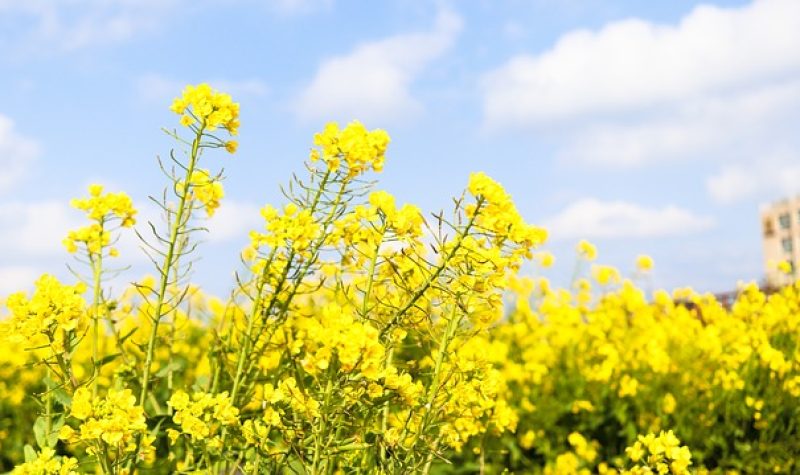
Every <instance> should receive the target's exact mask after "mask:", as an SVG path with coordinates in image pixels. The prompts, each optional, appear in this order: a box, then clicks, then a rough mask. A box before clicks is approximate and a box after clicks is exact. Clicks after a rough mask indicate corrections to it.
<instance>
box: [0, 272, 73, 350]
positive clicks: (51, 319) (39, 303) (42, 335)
mask: <svg viewBox="0 0 800 475" xmlns="http://www.w3.org/2000/svg"><path fill="white" fill-rule="evenodd" d="M85 290H86V287H85V286H84V285H83V284H77V285H64V284H62V283H61V282H59V281H58V279H56V278H55V277H53V276H52V275H49V274H45V275H43V276H41V277H40V278H39V280H37V281H36V283H35V290H34V292H33V294H32V295H31V296H30V297H28V296H27V295H26V294H25V293H24V292H17V293H15V294H11V295H9V296H8V298H7V299H6V302H5V304H6V307H8V309H9V310H10V311H11V318H9V319H8V320H6V321H3V322H0V325H2V327H0V330H2V335H4V336H5V337H6V338H7V339H9V340H11V341H15V342H22V343H24V344H26V345H29V346H30V347H34V346H39V345H41V344H45V345H48V344H49V345H52V346H53V347H54V349H55V350H63V349H64V347H63V345H64V342H65V339H68V338H69V336H68V333H69V332H74V331H76V330H80V329H82V327H83V326H84V325H85V322H86V301H85V300H84V299H83V297H82V294H83V292H84V291H85Z"/></svg>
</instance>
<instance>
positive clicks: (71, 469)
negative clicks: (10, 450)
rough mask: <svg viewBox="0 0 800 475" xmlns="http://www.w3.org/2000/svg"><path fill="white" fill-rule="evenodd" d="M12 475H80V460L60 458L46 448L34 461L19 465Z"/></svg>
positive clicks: (53, 451)
mask: <svg viewBox="0 0 800 475" xmlns="http://www.w3.org/2000/svg"><path fill="white" fill-rule="evenodd" d="M11 474H12V475H78V460H76V459H74V458H72V457H59V456H57V455H56V451H55V450H53V449H51V448H49V447H48V448H44V449H42V451H41V452H39V453H38V454H36V457H35V458H34V459H32V460H28V461H26V462H25V463H23V464H21V465H17V466H16V467H15V468H14V470H12V471H11Z"/></svg>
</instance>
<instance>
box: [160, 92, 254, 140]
mask: <svg viewBox="0 0 800 475" xmlns="http://www.w3.org/2000/svg"><path fill="white" fill-rule="evenodd" d="M170 110H171V111H172V112H174V113H176V114H178V115H180V116H181V121H180V122H181V125H183V126H186V127H188V126H190V125H193V124H195V122H198V123H197V126H199V127H202V128H204V129H205V130H208V131H214V130H215V129H216V128H217V127H223V128H225V129H226V130H227V131H228V132H229V133H230V134H231V135H236V134H237V133H238V129H239V104H238V103H236V102H233V100H232V99H231V96H229V95H228V94H225V93H221V92H218V91H216V90H214V89H212V88H211V86H209V85H208V84H205V83H203V84H198V85H196V86H191V85H190V86H186V88H185V89H184V90H183V94H182V95H181V97H177V98H175V100H174V101H173V102H172V106H171V107H170Z"/></svg>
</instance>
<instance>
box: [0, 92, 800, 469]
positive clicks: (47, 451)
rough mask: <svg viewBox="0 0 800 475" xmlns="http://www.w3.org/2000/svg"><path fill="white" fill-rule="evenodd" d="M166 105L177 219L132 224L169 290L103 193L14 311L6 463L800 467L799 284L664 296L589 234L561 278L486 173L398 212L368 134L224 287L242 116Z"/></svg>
mask: <svg viewBox="0 0 800 475" xmlns="http://www.w3.org/2000/svg"><path fill="white" fill-rule="evenodd" d="M173 110H174V111H175V112H176V113H178V114H180V115H181V123H183V124H184V125H185V126H186V127H187V128H186V129H181V130H182V132H181V133H184V134H189V138H185V137H182V136H180V135H179V132H178V131H168V133H169V135H171V136H172V137H174V138H175V139H176V140H177V143H178V144H180V146H181V147H185V150H184V152H185V153H174V152H173V153H171V154H170V155H169V156H170V158H171V159H172V160H173V161H174V162H175V163H174V164H173V165H174V166H173V167H165V166H163V165H164V164H163V163H162V164H161V165H162V169H163V170H164V171H165V172H166V173H165V174H166V177H167V180H168V181H167V184H166V186H165V189H164V192H163V194H162V195H161V196H162V197H163V199H161V200H157V201H158V205H159V206H160V209H161V212H162V215H163V222H161V223H158V222H154V223H148V226H146V228H145V229H146V232H144V233H143V232H141V230H137V231H140V232H137V234H138V235H139V237H140V238H142V239H143V240H144V243H143V249H145V251H146V252H147V254H148V257H149V258H150V260H152V261H153V264H154V266H155V269H154V271H153V275H152V276H149V277H145V278H141V279H139V280H138V281H137V282H136V283H134V284H131V285H130V286H129V287H128V288H124V289H121V292H119V291H116V290H118V289H116V286H115V287H114V288H112V287H111V286H110V285H109V278H108V276H109V275H112V274H113V275H117V273H118V272H119V271H118V270H115V269H113V268H108V267H106V264H105V262H106V260H105V257H107V256H113V255H115V254H116V251H114V249H113V246H114V242H116V240H117V239H118V238H119V236H118V235H117V234H116V232H117V231H119V232H125V231H124V230H121V229H120V228H128V227H131V226H133V225H134V223H135V216H136V211H135V210H134V208H133V206H132V203H131V201H130V199H129V198H128V197H127V196H126V195H124V194H121V193H116V194H112V193H104V192H103V188H102V187H101V186H99V185H92V186H91V187H90V189H89V197H88V198H83V199H79V200H75V201H74V202H73V205H74V206H75V207H76V208H78V209H80V210H82V211H85V212H86V214H87V218H88V221H89V224H88V225H87V226H86V227H85V228H81V229H79V230H76V231H73V232H71V233H70V235H69V236H68V237H67V239H66V240H65V244H66V247H67V249H68V250H69V251H70V252H77V251H81V252H80V253H79V254H78V256H77V257H78V259H77V262H78V263H79V264H81V265H88V267H89V272H84V271H85V269H81V268H78V269H73V270H75V272H74V273H75V275H76V277H77V278H78V279H82V280H85V282H80V283H78V284H75V285H69V284H65V283H62V282H60V281H59V280H58V279H56V278H55V277H53V276H51V275H43V276H42V277H41V278H39V279H38V280H37V281H36V282H35V284H34V290H33V292H32V293H31V294H26V293H24V292H20V293H15V294H12V295H10V296H8V297H7V298H6V299H5V300H4V301H3V304H4V306H5V308H6V311H5V313H6V314H7V315H4V316H3V317H4V318H3V320H2V322H0V337H2V344H3V345H4V349H5V350H6V351H2V352H0V471H7V470H13V472H12V473H19V474H58V475H71V474H73V473H75V474H77V473H102V474H132V473H153V474H167V473H283V472H285V471H287V470H289V471H292V472H297V473H314V474H321V473H325V474H330V473H360V474H366V473H370V474H371V473H377V474H388V473H423V474H431V473H437V474H451V473H466V472H469V473H473V472H480V473H487V474H489V473H497V474H499V473H533V474H540V475H541V474H547V475H575V474H580V475H589V474H593V473H599V474H606V475H627V474H631V475H640V474H641V475H644V474H658V475H666V474H675V475H678V474H681V475H682V474H688V473H698V474H702V475H705V474H709V473H714V474H719V475H722V474H725V475H733V474H740V473H741V474H744V473H797V472H798V471H800V466H799V465H798V462H797V460H799V459H800V445H798V444H797V443H796V440H798V436H800V434H799V433H798V432H799V431H800V429H799V428H800V412H798V411H797V407H798V398H800V342H799V341H798V335H800V284H796V285H791V286H787V287H784V288H782V289H778V290H777V291H775V292H774V293H771V294H768V293H765V292H764V291H762V290H761V289H759V288H758V287H757V286H756V285H755V284H742V285H741V286H740V288H739V290H738V298H737V299H736V301H735V303H733V304H732V305H730V306H724V305H723V304H722V303H720V302H718V301H717V300H716V299H714V298H713V296H710V295H702V294H698V293H697V292H694V291H693V290H691V289H676V290H675V291H673V292H667V291H664V290H658V291H655V292H652V293H649V294H648V293H645V292H644V291H643V290H641V288H640V287H644V288H648V287H649V286H650V284H651V276H652V275H653V273H654V272H655V264H654V262H653V259H651V258H650V257H648V256H638V257H637V258H636V259H635V261H634V260H633V259H632V262H631V263H630V264H631V266H630V267H631V270H632V272H631V274H630V275H627V274H626V273H623V272H621V271H620V270H618V269H617V268H615V267H612V266H609V265H606V264H604V263H602V261H600V262H598V250H597V248H596V247H595V246H594V245H593V244H591V243H589V242H588V241H580V242H579V243H578V244H577V247H576V253H575V255H574V256H572V260H574V261H575V272H574V277H573V279H572V281H570V282H567V283H565V286H564V288H560V287H559V286H557V285H555V283H553V282H551V281H550V280H548V279H547V278H546V277H545V276H544V269H547V268H548V267H550V266H551V265H552V264H553V262H554V260H555V258H554V256H553V255H552V254H550V253H549V252H547V251H545V250H543V249H542V248H541V246H542V245H543V244H544V243H545V240H546V238H547V233H546V232H545V230H544V229H542V228H540V227H538V226H535V225H533V224H530V223H528V222H527V221H526V220H525V218H524V217H523V216H522V214H521V213H520V212H519V210H518V209H517V207H516V206H515V204H514V201H513V199H512V197H511V196H510V194H509V193H508V192H507V191H506V190H505V189H504V188H503V186H502V185H501V184H500V183H498V182H497V181H495V180H493V179H492V178H490V177H489V176H488V175H486V174H484V173H473V174H472V175H470V177H469V181H468V182H467V183H466V184H465V185H466V186H465V189H464V190H463V191H459V192H457V193H456V194H457V196H460V198H459V199H456V200H454V202H453V207H452V208H451V209H450V210H448V211H440V212H437V213H434V214H427V213H424V212H423V211H422V210H420V209H419V208H417V207H416V206H414V205H412V204H407V203H398V202H396V199H395V197H394V196H392V194H390V193H388V192H387V191H382V190H375V189H373V184H372V182H371V181H370V176H369V173H370V172H379V171H381V170H382V169H383V166H384V161H385V156H386V153H387V147H388V144H389V136H388V135H387V134H386V132H384V131H382V130H373V131H369V130H368V129H366V127H364V126H363V125H361V124H360V123H358V122H353V123H351V124H349V125H348V126H346V127H345V128H344V129H340V128H339V127H338V126H337V125H336V124H328V125H327V126H326V127H325V128H324V130H323V131H322V132H320V133H319V134H317V135H316V136H315V137H314V146H315V148H314V149H313V150H312V153H311V157H310V161H309V163H306V170H307V172H308V176H307V177H304V178H297V177H295V178H294V179H293V180H292V181H291V182H290V183H289V185H288V186H286V187H284V194H285V196H286V203H283V204H280V205H276V206H272V205H266V206H264V207H263V208H262V210H261V217H262V218H263V225H262V226H259V227H260V229H258V230H254V231H252V232H251V233H250V241H249V243H248V245H247V246H246V248H245V249H244V251H243V252H242V262H241V266H240V268H239V270H238V271H237V272H236V273H235V277H236V280H235V285H234V286H233V287H232V289H231V291H230V292H229V293H227V294H226V295H224V298H216V297H212V296H209V295H206V294H204V293H203V292H202V290H201V289H199V288H198V287H197V286H195V285H193V284H192V283H191V279H192V277H193V275H192V274H191V272H190V271H191V269H192V264H193V262H195V260H196V257H197V256H195V255H194V254H193V253H196V252H200V251H201V250H202V245H201V244H202V243H201V242H200V240H198V239H197V236H198V234H199V233H200V232H202V231H201V230H202V229H204V228H205V227H206V226H205V225H206V220H208V219H214V216H215V214H216V213H215V212H216V211H217V210H218V209H219V208H220V207H221V206H224V204H223V202H222V198H223V196H224V191H223V188H222V183H221V180H222V175H221V172H219V171H211V170H208V169H206V168H201V166H200V161H201V158H203V159H205V154H206V153H208V152H209V151H213V150H214V149H219V150H217V151H218V152H222V151H223V150H221V149H223V148H224V149H225V150H227V151H228V152H234V151H236V149H237V147H238V143H237V142H235V141H227V142H226V141H223V140H221V139H219V138H218V137H217V135H215V134H213V133H212V132H213V131H214V129H215V128H217V129H218V128H225V129H227V130H228V132H230V133H231V134H234V133H235V132H236V131H237V129H238V105H237V104H235V103H234V102H233V101H232V99H231V98H230V97H229V96H227V95H226V94H222V93H219V92H216V91H214V90H213V89H211V88H210V86H208V85H199V86H189V87H187V89H186V90H185V91H184V94H183V96H182V97H180V98H178V99H176V101H175V103H174V104H173ZM179 157H182V158H179ZM203 166H205V165H203ZM201 210H202V211H204V212H198V211H201ZM563 258H564V257H563V256H562V257H560V259H563ZM567 259H568V260H569V257H567ZM216 271H217V270H216V269H215V272H216ZM84 275H88V276H90V277H83V276H84ZM115 282H116V281H115ZM85 294H87V295H90V296H91V299H90V300H89V303H88V304H87V300H84V298H85V297H86V295H85ZM87 298H88V297H87Z"/></svg>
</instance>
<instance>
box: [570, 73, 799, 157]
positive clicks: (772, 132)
mask: <svg viewBox="0 0 800 475" xmlns="http://www.w3.org/2000/svg"><path fill="white" fill-rule="evenodd" d="M791 123H795V124H798V125H800V80H797V81H791V82H787V83H782V84H772V85H769V86H764V87H762V88H752V89H750V90H747V91H746V92H739V93H737V94H724V93H723V94H718V95H717V94H709V95H707V96H704V97H698V98H694V99H692V100H690V101H683V102H679V103H676V104H674V105H672V106H669V107H662V108H660V109H659V110H658V111H651V112H649V113H648V114H646V115H645V116H644V117H642V116H640V115H634V116H633V117H630V118H628V119H617V120H609V121H605V122H599V123H592V124H589V125H586V126H584V127H580V128H579V129H578V130H577V131H576V132H575V133H574V134H573V135H572V136H571V137H570V138H569V139H568V143H567V144H566V145H565V146H564V147H563V148H562V149H561V150H560V152H559V156H560V158H562V159H564V160H566V161H573V162H582V163H597V164H608V165H622V166H629V165H641V164H645V163H647V162H655V161H667V160H676V159H678V160H679V159H705V160H709V159H711V160H713V159H724V160H726V161H730V160H731V159H733V158H736V159H747V160H751V159H752V158H754V157H757V156H760V155H763V154H764V153H765V152H767V151H768V150H765V149H769V148H772V147H774V146H775V144H778V143H780V142H781V141H787V140H790V141H791V140H794V139H793V136H794V134H795V133H794V131H793V130H789V128H787V127H786V126H785V124H791ZM782 124H783V125H782Z"/></svg>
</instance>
